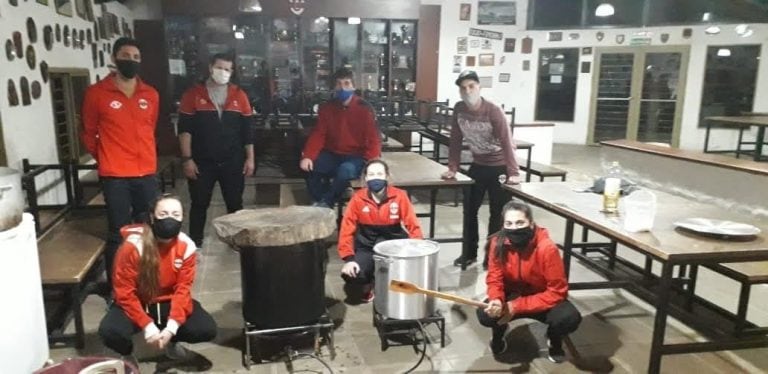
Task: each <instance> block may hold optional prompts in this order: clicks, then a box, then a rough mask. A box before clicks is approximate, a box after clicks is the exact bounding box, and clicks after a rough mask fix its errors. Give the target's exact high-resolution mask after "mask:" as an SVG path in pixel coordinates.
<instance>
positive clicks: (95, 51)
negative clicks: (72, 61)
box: [91, 43, 99, 68]
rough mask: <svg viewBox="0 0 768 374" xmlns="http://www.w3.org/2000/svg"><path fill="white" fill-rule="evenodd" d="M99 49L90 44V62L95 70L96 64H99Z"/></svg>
mask: <svg viewBox="0 0 768 374" xmlns="http://www.w3.org/2000/svg"><path fill="white" fill-rule="evenodd" d="M98 49H99V47H98V46H97V45H96V44H95V43H94V44H91V60H93V67H94V68H97V67H99V66H98V62H99V53H98Z"/></svg>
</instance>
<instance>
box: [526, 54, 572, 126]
mask: <svg viewBox="0 0 768 374" xmlns="http://www.w3.org/2000/svg"><path fill="white" fill-rule="evenodd" d="M539 56H540V57H539V84H538V85H537V90H538V92H537V97H536V103H537V105H536V120H537V121H573V111H574V108H575V104H576V77H577V75H578V72H577V65H578V63H579V49H578V48H569V49H542V50H541V51H540V55H539Z"/></svg>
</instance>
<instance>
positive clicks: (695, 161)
mask: <svg viewBox="0 0 768 374" xmlns="http://www.w3.org/2000/svg"><path fill="white" fill-rule="evenodd" d="M601 144H603V146H604V148H605V147H608V148H609V149H610V148H613V149H620V150H624V151H630V152H629V153H628V156H627V157H625V158H623V160H622V161H624V162H628V163H631V162H635V163H643V162H648V161H649V160H647V159H643V157H645V156H644V155H654V156H658V157H661V158H664V159H667V160H669V162H667V163H660V162H656V163H655V164H654V168H656V169H657V170H658V169H666V168H670V169H671V170H672V172H674V171H675V170H677V173H678V174H677V176H675V177H676V178H675V179H672V177H670V176H668V175H666V174H661V178H668V180H663V181H662V180H659V181H658V182H662V183H663V182H672V183H676V184H679V185H680V187H682V188H690V189H692V190H694V191H699V190H700V189H703V188H706V187H707V185H706V184H701V183H698V182H697V181H691V179H692V178H690V176H688V175H683V174H681V173H688V174H691V173H696V172H697V171H698V170H702V171H704V172H706V173H713V174H714V173H721V174H722V175H721V177H720V178H718V179H716V180H727V181H736V180H738V181H739V183H727V184H726V183H710V185H724V186H721V187H723V188H725V190H723V191H719V190H715V189H712V190H705V191H704V193H708V194H710V195H714V196H716V197H722V198H726V199H729V200H732V201H738V202H740V203H742V204H744V205H749V206H753V207H754V204H758V206H761V205H762V206H765V199H764V196H765V191H767V190H768V189H765V188H762V186H768V163H764V162H756V161H753V160H746V159H737V158H734V157H729V156H725V155H722V154H712V153H703V152H700V151H691V150H684V149H678V148H671V147H665V146H659V145H654V144H646V143H642V142H637V141H632V140H612V141H604V142H601ZM611 154H612V155H617V153H616V152H615V151H613V153H611ZM673 160H677V161H679V162H683V163H686V164H682V165H690V166H689V167H688V168H687V169H688V170H680V168H679V167H677V165H673V166H669V165H667V164H669V163H671V162H674V161H673ZM694 165H702V166H704V167H705V168H706V169H695V170H694V171H691V170H690V169H692V168H695V167H696V166H694ZM654 168H651V167H648V165H646V167H645V169H646V170H652V169H654ZM706 177H707V178H710V179H712V177H709V176H708V175H707V176H706ZM742 184H748V185H747V186H746V188H747V189H756V190H755V191H757V192H758V193H757V194H755V195H756V196H755V197H754V200H748V199H747V196H745V194H744V193H742V191H738V188H742V187H744V186H742ZM755 191H752V192H753V193H754V192H755ZM740 199H741V200H740ZM761 199H762V204H760V202H761ZM704 266H705V267H706V268H708V269H710V270H712V271H714V272H716V273H718V274H721V275H723V276H726V277H728V278H731V279H733V280H735V281H737V282H739V283H740V284H741V289H740V293H739V300H738V307H737V312H736V324H735V333H736V334H745V333H765V332H766V331H768V328H765V327H760V328H752V329H745V326H746V325H747V319H746V318H747V308H748V306H749V296H750V290H751V287H752V285H754V284H762V283H768V261H757V262H743V263H723V264H714V265H704ZM697 275H698V268H697V267H696V266H692V267H691V269H690V273H689V278H690V279H691V283H690V284H689V287H688V295H689V302H688V305H689V306H690V300H692V298H693V295H694V293H695V289H696V277H697Z"/></svg>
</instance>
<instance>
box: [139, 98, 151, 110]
mask: <svg viewBox="0 0 768 374" xmlns="http://www.w3.org/2000/svg"><path fill="white" fill-rule="evenodd" d="M139 108H141V109H144V110H146V109H147V108H149V102H148V101H147V100H145V99H139Z"/></svg>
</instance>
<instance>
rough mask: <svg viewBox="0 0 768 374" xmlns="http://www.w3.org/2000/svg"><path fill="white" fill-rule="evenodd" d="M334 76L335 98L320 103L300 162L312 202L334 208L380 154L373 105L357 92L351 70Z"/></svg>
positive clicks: (342, 71)
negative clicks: (364, 166)
mask: <svg viewBox="0 0 768 374" xmlns="http://www.w3.org/2000/svg"><path fill="white" fill-rule="evenodd" d="M333 77H334V81H335V82H336V86H335V89H334V91H333V100H330V101H329V102H326V103H324V104H323V105H321V106H320V110H319V111H318V115H317V125H315V128H314V129H313V130H312V133H311V134H310V135H309V139H307V143H306V144H305V145H304V152H303V153H302V159H301V162H300V163H299V167H301V169H302V170H304V171H306V172H309V176H308V177H307V189H308V190H309V195H310V196H311V197H312V199H313V200H314V204H313V205H314V206H322V207H333V206H334V204H335V203H336V201H337V200H338V199H339V197H340V196H341V194H342V193H344V190H346V188H347V186H348V185H349V181H350V180H353V179H356V178H358V177H359V176H360V171H361V170H362V169H363V165H364V164H365V162H366V161H368V160H372V159H375V158H378V157H379V156H380V155H381V138H380V137H379V129H378V127H377V126H376V119H375V116H374V111H373V108H372V107H371V105H370V104H368V103H367V102H365V101H364V100H363V99H361V98H360V97H358V96H357V95H355V85H354V82H353V79H354V76H353V74H352V71H351V70H349V69H347V68H341V69H339V70H337V71H336V73H335V74H334V75H333ZM330 180H332V181H330Z"/></svg>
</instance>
